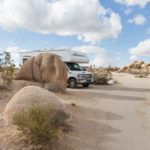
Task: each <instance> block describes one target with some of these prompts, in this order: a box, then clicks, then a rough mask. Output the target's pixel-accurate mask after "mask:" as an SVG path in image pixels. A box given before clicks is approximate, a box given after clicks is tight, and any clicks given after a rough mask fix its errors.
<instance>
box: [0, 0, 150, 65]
mask: <svg viewBox="0 0 150 150" xmlns="http://www.w3.org/2000/svg"><path fill="white" fill-rule="evenodd" d="M45 48H46V49H51V48H52V49H61V48H71V49H73V50H75V51H81V52H85V53H86V54H87V55H88V57H89V59H90V63H89V64H91V65H95V66H97V67H100V66H104V67H107V66H109V65H112V66H124V65H127V64H130V63H132V62H133V61H135V60H143V61H145V62H147V63H150V0H0V53H1V52H3V51H8V52H11V53H12V58H13V59H14V60H15V62H16V63H17V61H18V57H19V56H18V52H20V51H31V50H32V51H33V50H43V49H45Z"/></svg>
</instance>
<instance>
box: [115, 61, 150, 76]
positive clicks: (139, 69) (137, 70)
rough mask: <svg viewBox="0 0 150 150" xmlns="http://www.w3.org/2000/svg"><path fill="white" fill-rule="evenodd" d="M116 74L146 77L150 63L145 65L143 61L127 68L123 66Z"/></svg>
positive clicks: (149, 71) (149, 69)
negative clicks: (122, 73)
mask: <svg viewBox="0 0 150 150" xmlns="http://www.w3.org/2000/svg"><path fill="white" fill-rule="evenodd" d="M118 72H119V73H120V72H124V73H131V74H136V75H143V76H146V75H148V74H150V63H149V64H146V63H144V61H135V62H133V63H132V64H129V65H128V66H124V67H122V68H121V69H119V70H118Z"/></svg>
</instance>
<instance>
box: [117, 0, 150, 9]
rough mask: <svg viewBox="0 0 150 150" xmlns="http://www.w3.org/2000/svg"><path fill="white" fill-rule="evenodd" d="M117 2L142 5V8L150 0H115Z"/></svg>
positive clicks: (127, 4)
mask: <svg viewBox="0 0 150 150" xmlns="http://www.w3.org/2000/svg"><path fill="white" fill-rule="evenodd" d="M115 1H116V2H118V3H120V4H123V5H126V6H136V5H138V6H140V7H141V8H143V7H145V6H146V5H147V4H148V3H149V2H150V0H115Z"/></svg>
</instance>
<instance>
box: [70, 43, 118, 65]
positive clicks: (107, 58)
mask: <svg viewBox="0 0 150 150" xmlns="http://www.w3.org/2000/svg"><path fill="white" fill-rule="evenodd" d="M73 50H76V51H80V52H84V53H87V55H88V56H89V57H90V63H89V64H90V65H95V66H96V67H100V66H101V67H108V66H109V65H115V63H116V62H117V61H118V58H117V59H114V58H113V57H112V56H111V55H110V54H109V53H108V52H107V50H105V49H104V48H101V47H98V46H93V45H83V46H80V47H75V48H73Z"/></svg>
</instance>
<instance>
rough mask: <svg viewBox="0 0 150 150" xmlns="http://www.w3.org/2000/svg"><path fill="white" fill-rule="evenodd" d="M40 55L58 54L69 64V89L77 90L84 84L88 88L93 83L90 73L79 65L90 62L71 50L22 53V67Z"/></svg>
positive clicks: (84, 56) (82, 54)
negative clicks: (79, 85)
mask: <svg viewBox="0 0 150 150" xmlns="http://www.w3.org/2000/svg"><path fill="white" fill-rule="evenodd" d="M39 53H53V54H56V55H58V56H59V57H60V58H61V59H62V60H63V61H64V62H65V63H66V64H67V68H68V85H69V87H71V88H75V87H76V86H77V84H82V86H83V87H88V86H89V84H91V83H92V82H93V75H92V74H91V73H90V72H87V71H83V70H81V68H80V65H79V64H78V63H88V62H89V59H88V57H87V56H86V54H84V53H81V52H76V51H72V50H70V49H60V50H43V51H41V50H37V51H28V52H20V53H19V54H20V57H19V62H20V65H22V64H23V63H24V62H25V61H26V60H27V59H29V58H31V57H33V56H36V55H38V54H39Z"/></svg>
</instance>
